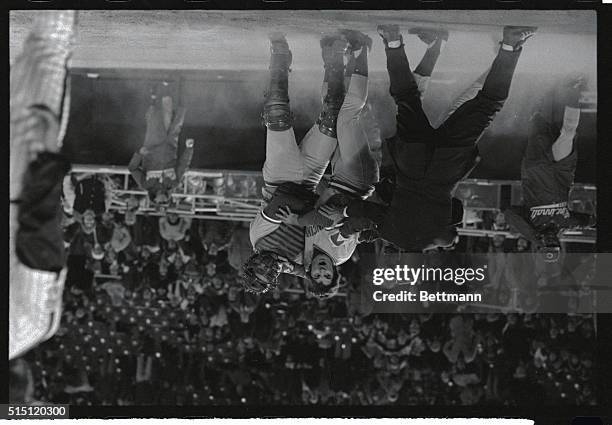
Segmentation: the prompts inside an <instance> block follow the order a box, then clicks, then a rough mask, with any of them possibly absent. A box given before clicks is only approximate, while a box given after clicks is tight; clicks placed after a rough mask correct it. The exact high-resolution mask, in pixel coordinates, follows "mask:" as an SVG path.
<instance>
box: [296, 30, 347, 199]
mask: <svg viewBox="0 0 612 425" xmlns="http://www.w3.org/2000/svg"><path fill="white" fill-rule="evenodd" d="M346 45H347V42H346V40H344V39H343V38H342V37H341V36H340V34H335V35H329V36H324V37H323V38H322V39H321V53H322V57H323V65H324V68H325V74H324V88H325V96H324V97H323V101H322V109H321V114H320V115H319V117H318V119H317V122H316V123H315V125H313V126H312V128H311V129H310V131H309V132H308V133H307V134H306V136H305V137H304V139H303V140H302V143H301V145H300V150H301V152H302V158H303V161H304V168H305V170H304V172H305V174H304V182H305V183H306V184H308V185H310V186H312V187H313V188H314V187H316V186H317V185H318V184H319V182H320V181H321V178H322V177H323V174H324V173H325V169H326V168H327V166H328V164H329V161H330V158H331V156H332V154H333V153H334V150H335V149H336V147H337V145H338V142H337V131H336V124H337V120H338V112H339V111H340V106H341V105H342V102H343V100H344V81H343V76H344V62H343V56H344V52H345V50H346Z"/></svg>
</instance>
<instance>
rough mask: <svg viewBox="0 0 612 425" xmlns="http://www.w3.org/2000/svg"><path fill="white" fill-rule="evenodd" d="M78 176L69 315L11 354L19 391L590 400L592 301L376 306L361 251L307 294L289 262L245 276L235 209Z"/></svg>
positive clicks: (70, 222)
mask: <svg viewBox="0 0 612 425" xmlns="http://www.w3.org/2000/svg"><path fill="white" fill-rule="evenodd" d="M81 177H82V178H78V179H77V178H74V177H72V178H70V177H69V179H71V180H70V181H67V182H66V184H67V185H72V187H73V190H74V194H75V197H74V200H70V202H67V203H66V204H65V205H66V208H65V212H66V217H65V223H64V225H65V242H66V245H67V246H68V249H69V254H70V255H69V261H68V264H69V274H68V277H67V281H66V286H67V288H66V290H65V291H64V312H63V317H62V325H61V328H60V330H59V332H58V334H57V335H56V336H55V337H54V338H52V339H51V340H49V341H47V342H45V343H43V344H42V345H40V346H39V347H37V348H36V349H34V350H33V351H31V352H30V353H28V354H27V355H26V356H25V357H24V358H23V359H22V360H20V361H18V362H17V363H15V364H14V368H15V367H18V366H20V365H21V366H20V367H26V368H29V369H31V374H30V375H27V374H26V375H23V374H21V375H19V374H16V375H15V376H21V377H22V378H23V376H26V377H27V379H25V378H23V379H13V380H12V381H11V382H13V383H14V385H16V386H17V387H18V388H19V386H20V385H21V388H22V390H21V391H13V392H12V394H17V395H18V394H22V395H23V393H24V392H27V391H30V394H29V395H28V396H27V397H30V398H31V399H33V400H37V401H39V402H54V403H69V404H76V405H143V404H144V405H147V404H148V405H154V404H155V405H157V404H159V405H240V404H247V405H309V404H311V405H312V404H323V405H389V404H400V405H428V404H429V405H432V404H439V405H474V404H499V405H531V404H540V403H555V402H558V401H560V400H563V402H564V403H575V404H591V403H595V401H596V400H595V396H594V393H595V391H594V387H593V363H594V347H595V343H596V334H595V327H594V323H593V317H592V316H589V315H545V314H516V313H509V314H502V313H477V314H454V315H453V314H431V313H424V314H393V315H376V314H368V313H367V312H364V311H363V309H362V308H359V306H358V304H359V303H358V302H357V303H356V302H355V299H357V298H359V296H360V289H359V280H360V279H359V278H358V276H359V274H360V263H359V262H358V261H357V258H354V261H349V262H348V263H346V264H345V265H344V266H343V268H342V275H343V285H342V288H341V293H340V294H339V295H338V296H336V297H333V298H330V299H325V300H321V299H317V298H316V297H313V296H311V295H310V294H308V293H306V294H305V293H304V291H303V289H302V288H301V285H300V284H299V279H297V278H295V277H293V276H285V278H284V279H283V281H282V284H281V286H280V287H279V288H278V289H277V290H276V291H273V292H271V293H268V294H265V295H262V296H258V295H254V294H251V293H248V292H244V291H243V290H242V287H241V285H240V284H239V282H238V281H239V279H241V277H240V276H239V272H238V270H239V267H240V264H242V262H243V261H244V259H245V258H247V257H248V255H249V254H250V244H249V239H248V228H247V227H245V226H244V225H243V224H242V223H233V222H225V221H213V220H193V221H191V220H189V219H187V218H184V217H181V216H178V215H176V214H167V215H166V216H162V217H159V218H158V217H156V216H147V215H136V214H134V213H133V209H132V210H130V208H129V204H130V202H128V209H127V210H126V211H125V212H123V213H113V212H110V211H107V209H106V206H105V200H106V198H107V196H106V191H105V187H104V184H103V182H102V181H101V180H100V179H99V178H98V177H95V176H81ZM66 192H68V191H66ZM70 205H72V207H73V208H70ZM502 221H503V218H502V217H500V216H499V215H498V216H497V217H494V219H493V221H492V222H493V223H495V224H494V225H495V226H499V225H501V224H503V223H502ZM476 242H477V243H476V244H473V245H472V246H476V245H479V244H481V242H482V241H476ZM465 243H468V241H465ZM521 246H522V244H521V242H520V240H518V241H514V242H513V247H512V248H511V249H521ZM498 247H499V244H498V242H496V241H495V239H493V240H491V241H490V246H489V248H488V250H489V251H490V250H495V249H496V248H498ZM527 248H528V247H527ZM368 249H371V246H369V245H363V246H360V248H359V251H358V253H357V254H356V256H358V255H359V252H360V251H361V252H365V251H367V250H368ZM356 306H357V307H356ZM13 372H14V371H13ZM15 373H16V372H15ZM32 383H35V385H34V386H33V387H32V385H31V384H32ZM28 388H31V389H30V390H28ZM27 397H26V398H27Z"/></svg>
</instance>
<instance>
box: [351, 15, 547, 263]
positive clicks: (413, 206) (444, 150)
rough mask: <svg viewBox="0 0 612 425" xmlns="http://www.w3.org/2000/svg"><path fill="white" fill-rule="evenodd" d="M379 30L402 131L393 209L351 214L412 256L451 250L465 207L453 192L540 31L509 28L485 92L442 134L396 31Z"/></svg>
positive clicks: (393, 153)
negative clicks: (429, 112) (371, 224)
mask: <svg viewBox="0 0 612 425" xmlns="http://www.w3.org/2000/svg"><path fill="white" fill-rule="evenodd" d="M378 31H379V33H380V35H381V37H382V39H383V42H384V45H385V52H386V55H387V70H388V72H389V79H390V93H391V96H392V97H393V98H394V100H395V103H396V104H397V108H398V111H397V132H396V135H395V136H394V137H393V138H391V139H389V140H388V141H387V142H388V143H389V145H388V151H389V154H390V157H391V159H392V160H393V174H394V183H393V190H392V191H391V199H388V200H387V201H388V203H389V204H388V206H382V205H380V204H374V203H372V202H369V201H353V202H351V204H350V205H349V206H348V208H347V210H346V214H347V215H348V216H349V217H366V218H368V219H370V220H371V221H372V222H374V223H376V226H377V231H378V232H379V233H380V236H381V237H382V238H383V239H385V240H387V241H389V242H391V243H392V244H394V245H396V246H397V247H399V248H400V249H403V250H406V251H415V252H420V251H423V250H426V249H429V248H434V247H448V246H452V245H453V244H454V242H455V241H456V234H457V233H456V228H455V226H456V224H458V223H459V222H460V221H461V218H462V215H463V208H462V204H461V202H459V201H458V200H454V199H453V198H452V196H451V192H452V190H453V188H454V186H455V184H456V183H457V182H458V181H459V180H461V179H462V178H463V177H464V176H465V175H466V174H468V173H469V172H470V170H471V169H473V167H474V166H475V164H476V163H477V158H478V149H477V147H476V143H477V141H478V139H479V138H480V136H481V135H482V133H483V132H484V130H485V129H486V128H487V127H488V126H489V124H490V123H491V121H492V119H493V118H494V117H495V115H496V114H497V112H499V111H500V110H501V108H502V107H503V105H504V102H505V100H506V98H507V97H508V92H509V90H510V84H511V82H512V77H513V75H514V70H515V67H516V65H517V63H518V59H519V57H520V55H521V50H522V47H523V44H524V43H525V41H526V40H527V39H528V38H530V37H531V36H533V35H534V34H535V31H536V29H535V28H532V27H511V26H507V27H505V28H504V31H503V40H502V42H501V46H500V48H499V51H498V54H497V56H496V58H495V60H494V61H493V64H492V65H491V68H490V70H489V72H488V74H487V77H486V79H485V81H484V84H483V87H482V89H481V90H480V91H479V92H478V94H476V96H475V97H474V98H473V99H471V100H468V101H467V102H465V103H463V104H462V105H461V106H460V107H459V108H457V109H456V110H455V111H454V112H453V113H452V114H451V115H450V116H449V118H448V119H447V120H446V121H444V123H442V125H441V126H439V127H438V128H433V127H432V126H431V124H430V122H429V120H428V118H427V116H426V114H425V112H424V111H423V107H422V104H421V92H420V90H419V86H418V84H417V82H416V81H415V78H414V75H413V73H412V72H411V71H410V65H409V63H408V59H407V57H406V53H405V51H404V48H403V38H402V36H401V34H400V32H399V28H398V26H397V25H381V26H379V28H378Z"/></svg>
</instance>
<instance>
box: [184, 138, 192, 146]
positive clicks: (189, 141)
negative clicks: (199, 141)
mask: <svg viewBox="0 0 612 425" xmlns="http://www.w3.org/2000/svg"><path fill="white" fill-rule="evenodd" d="M193 142H194V140H193V139H187V140H185V146H186V147H188V148H193Z"/></svg>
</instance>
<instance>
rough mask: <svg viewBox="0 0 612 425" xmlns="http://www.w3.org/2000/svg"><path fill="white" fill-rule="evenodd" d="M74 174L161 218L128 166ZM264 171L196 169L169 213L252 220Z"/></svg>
mask: <svg viewBox="0 0 612 425" xmlns="http://www.w3.org/2000/svg"><path fill="white" fill-rule="evenodd" d="M71 173H74V174H79V173H87V174H96V175H99V176H102V177H104V178H105V179H106V181H107V182H109V184H108V185H107V189H108V190H109V191H110V193H111V196H110V203H109V205H108V209H109V210H111V211H118V212H124V211H125V210H126V208H127V204H128V199H129V198H136V200H137V201H138V208H137V210H136V214H147V215H152V216H161V215H163V214H165V213H162V212H160V211H159V210H157V209H156V208H155V207H154V206H153V205H152V204H151V202H150V200H149V197H148V195H147V192H146V191H144V190H142V189H140V188H139V187H138V186H137V185H136V182H135V181H134V180H133V179H132V177H131V176H130V172H129V170H128V169H127V167H124V166H114V165H84V164H78V165H74V166H73V167H72V170H71ZM262 186H263V178H262V175H261V172H254V171H239V170H201V169H192V170H189V171H187V172H186V173H185V175H184V176H183V178H182V180H181V182H180V184H179V186H178V188H177V189H176V190H175V191H174V193H172V200H173V203H172V207H170V208H168V209H167V212H174V213H177V214H179V215H181V216H185V217H191V218H195V219H206V220H227V221H245V222H248V221H251V220H252V219H253V218H254V217H255V216H256V215H257V212H258V211H259V209H260V207H261V188H262ZM504 190H505V191H506V193H509V194H510V195H509V196H510V198H511V199H510V201H511V204H513V205H518V204H520V203H521V202H522V193H521V185H520V181H513V180H484V179H465V180H463V181H461V182H460V183H459V184H458V185H457V188H456V190H455V192H454V195H455V196H457V197H459V198H460V199H462V200H463V203H464V208H465V209H466V210H474V211H498V210H499V209H500V206H501V204H502V197H503V195H502V193H503V191H504ZM596 195H597V189H596V187H595V186H593V185H587V184H575V185H574V186H573V187H572V190H571V192H570V203H571V202H583V201H585V200H587V201H588V202H589V203H591V204H592V205H595V202H596ZM458 232H459V235H462V236H474V237H493V236H495V235H502V236H504V237H506V238H509V239H516V238H518V234H516V233H513V232H510V231H499V230H487V229H478V228H475V227H474V226H472V225H471V224H470V223H468V222H467V221H466V220H465V219H464V223H463V225H462V227H461V228H460V229H459V230H458ZM595 234H596V232H595V231H594V230H592V229H576V230H567V231H565V232H564V233H563V234H562V236H561V241H562V242H574V243H588V244H593V243H595V241H596V238H595Z"/></svg>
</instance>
